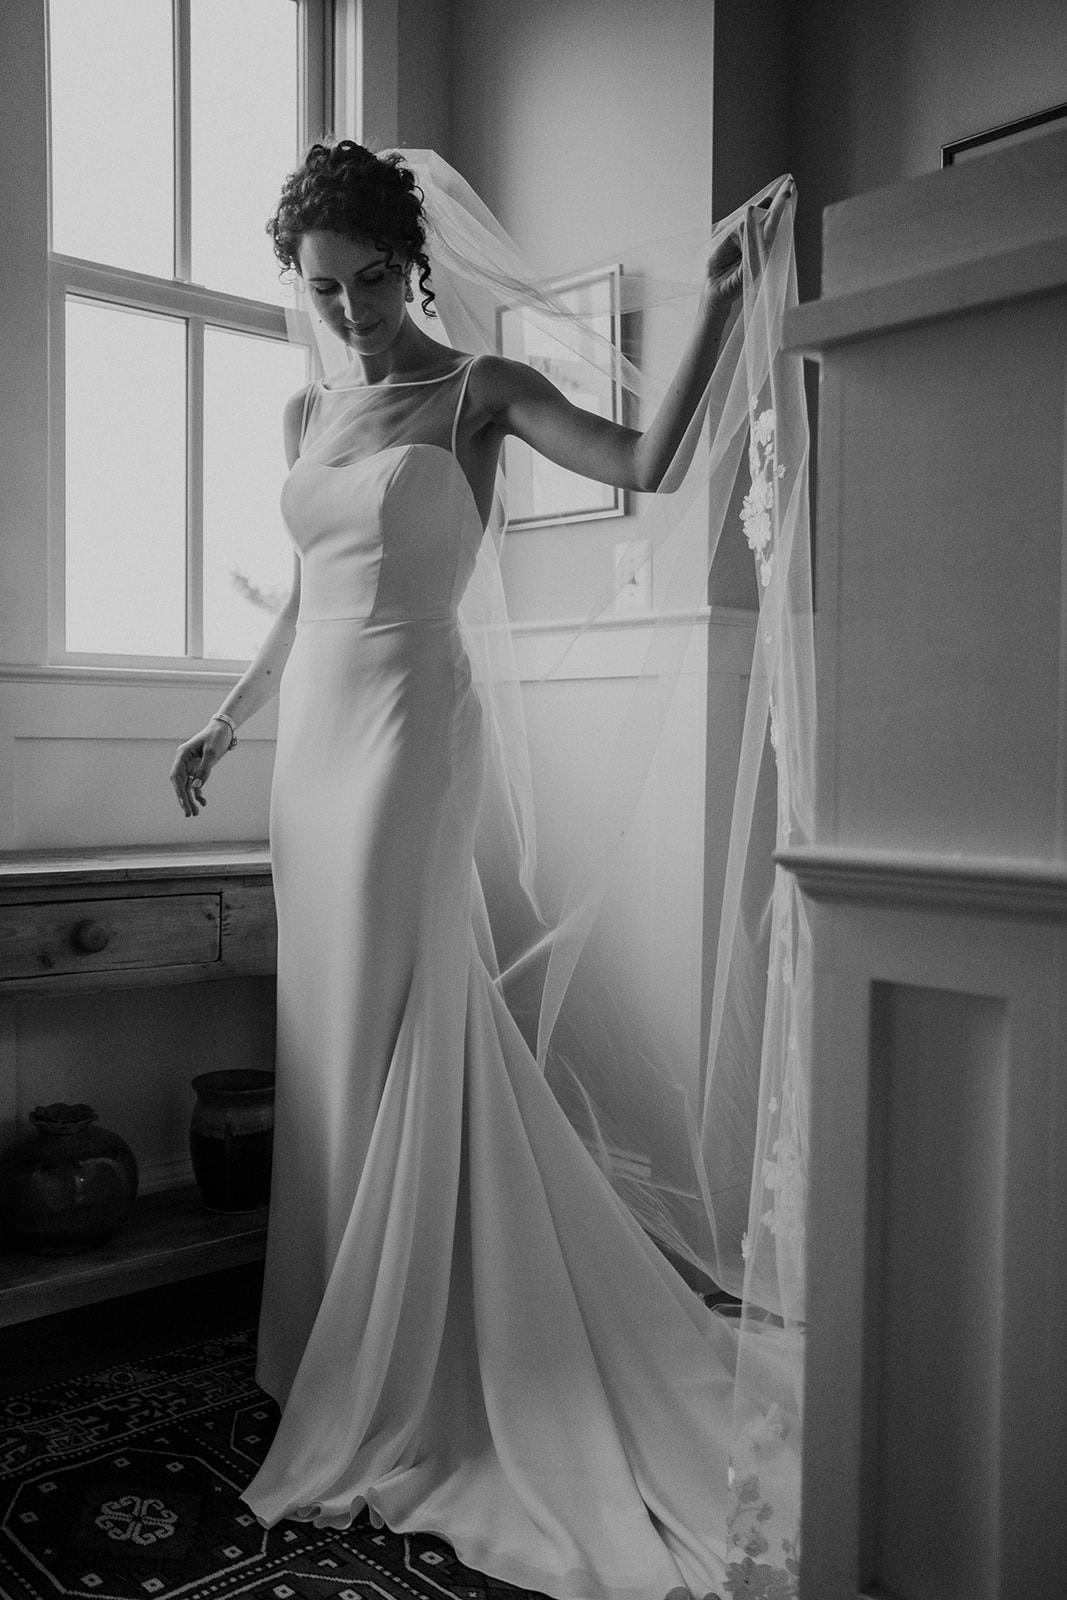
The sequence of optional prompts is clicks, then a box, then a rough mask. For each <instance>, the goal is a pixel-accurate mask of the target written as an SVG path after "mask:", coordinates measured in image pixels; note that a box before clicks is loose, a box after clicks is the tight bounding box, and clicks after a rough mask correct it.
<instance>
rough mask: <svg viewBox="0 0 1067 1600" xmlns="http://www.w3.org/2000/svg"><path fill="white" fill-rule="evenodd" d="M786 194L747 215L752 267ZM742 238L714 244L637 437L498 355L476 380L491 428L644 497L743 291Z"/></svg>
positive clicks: (785, 190) (693, 404)
mask: <svg viewBox="0 0 1067 1600" xmlns="http://www.w3.org/2000/svg"><path fill="white" fill-rule="evenodd" d="M792 193H793V185H792V181H791V180H789V179H787V180H785V181H784V182H783V183H782V184H781V185H780V187H779V188H778V189H777V191H776V192H775V194H774V196H773V197H772V198H771V200H770V204H769V205H768V208H767V210H766V212H765V213H764V215H763V217H762V219H761V221H760V224H759V226H758V228H757V227H756V225H755V223H756V219H755V216H754V214H753V212H752V211H751V210H750V212H749V214H748V220H749V230H748V232H749V238H750V241H751V242H752V243H753V244H754V246H755V249H756V251H757V252H758V257H759V260H758V261H755V262H754V263H753V265H754V266H756V267H757V268H758V266H759V265H760V264H761V263H762V261H763V259H765V254H766V250H767V249H768V248H769V246H770V242H771V240H772V239H773V237H774V233H775V230H776V229H777V227H778V223H779V221H780V219H781V216H782V212H783V211H784V209H785V206H786V204H787V203H788V201H789V199H790V197H791V195H792ZM741 236H742V226H741V225H740V224H739V225H738V227H737V228H736V229H735V230H734V232H733V233H730V234H728V235H726V237H725V238H723V239H722V240H720V242H719V244H718V245H717V246H716V249H715V251H714V252H713V254H712V256H711V257H710V259H709V261H708V267H707V279H706V281H705V284H704V289H703V293H702V295H701V299H700V309H699V311H698V313H697V319H696V325H695V327H694V329H693V332H692V335H691V336H690V339H689V343H688V344H687V346H686V349H685V352H684V354H683V356H682V359H681V361H680V363H679V365H678V370H677V371H676V373H675V375H674V379H673V381H672V383H671V386H670V389H669V390H668V391H667V394H666V395H665V396H664V398H663V400H662V402H661V403H660V406H659V409H658V410H657V412H656V415H655V417H654V418H653V420H652V422H651V423H650V424H649V426H648V428H646V429H645V431H644V432H643V433H641V432H639V431H638V430H637V429H636V428H627V427H624V426H623V425H622V424H621V423H617V422H612V421H611V420H610V419H609V418H607V417H598V416H596V415H595V414H594V413H592V412H589V411H584V410H582V408H581V407H579V406H575V405H572V404H571V402H570V401H569V400H568V399H567V398H566V396H565V395H563V394H561V393H560V391H559V390H558V389H557V388H556V387H555V385H554V384H552V383H550V382H549V380H548V379H547V378H546V377H544V376H543V375H542V374H541V373H539V372H535V371H534V370H533V369H532V368H531V367H527V366H524V365H523V364H522V363H521V362H518V361H505V360H504V359H503V358H502V357H497V358H492V359H491V360H490V361H487V362H485V363H484V372H483V374H482V377H481V381H482V384H483V386H484V387H483V392H484V398H485V403H486V408H487V410H489V411H490V413H491V414H492V415H493V420H494V422H495V424H496V426H497V427H498V428H500V430H501V431H502V432H504V433H510V434H514V435H515V437H516V438H519V439H523V440H525V442H526V443H527V444H528V445H530V446H532V448H533V449H534V450H537V451H538V452H539V453H540V454H541V455H543V456H547V457H548V459H549V460H550V461H554V462H556V463H557V464H558V465H559V466H561V467H567V468H568V469H569V470H570V471H571V472H579V473H581V474H582V476H583V477H586V478H593V479H595V480H596V481H597V482H598V483H611V484H615V485H617V486H618V487H619V488H622V489H637V490H641V491H645V492H649V491H655V490H657V489H659V488H660V486H661V485H662V484H663V481H664V479H665V477H666V475H667V471H668V468H669V467H670V466H671V464H672V462H674V460H675V457H676V455H677V452H678V449H679V447H680V446H681V444H682V441H683V440H684V438H685V436H686V432H687V430H688V428H689V424H690V422H691V421H692V419H693V416H694V413H695V412H696V410H697V407H698V406H699V404H700V402H701V400H702V398H703V396H704V392H705V390H706V389H707V385H708V380H709V379H710V377H711V374H712V372H713V371H714V368H715V363H716V360H717V359H718V354H719V347H720V345H721V344H722V336H723V332H724V330H725V328H726V324H727V322H728V321H729V318H730V312H731V309H732V306H733V303H734V301H735V300H736V299H737V298H738V296H739V295H740V293H741V286H742V259H741V242H740V241H741ZM679 481H680V478H679V475H678V474H677V472H675V473H672V474H671V487H672V488H673V487H676V486H677V483H678V482H679Z"/></svg>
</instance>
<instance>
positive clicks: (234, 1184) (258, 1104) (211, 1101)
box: [189, 1068, 274, 1211]
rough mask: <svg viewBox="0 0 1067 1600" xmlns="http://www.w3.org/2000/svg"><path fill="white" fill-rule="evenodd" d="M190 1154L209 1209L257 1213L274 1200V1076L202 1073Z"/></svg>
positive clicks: (195, 1081)
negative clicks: (271, 1188)
mask: <svg viewBox="0 0 1067 1600" xmlns="http://www.w3.org/2000/svg"><path fill="white" fill-rule="evenodd" d="M193 1090H194V1092H195V1094H196V1104H195V1106H194V1107H193V1119H192V1123H191V1125H190V1128H189V1151H190V1154H191V1155H192V1158H193V1176H194V1177H195V1178H196V1184H197V1188H198V1189H199V1190H200V1198H201V1200H202V1201H203V1203H204V1205H205V1206H206V1207H207V1209H208V1210H209V1211H256V1210H258V1209H259V1207H260V1206H265V1205H266V1204H267V1201H268V1199H269V1197H270V1168H271V1151H272V1146H273V1142H274V1074H273V1072H256V1071H253V1070H252V1069H250V1068H243V1069H232V1070H230V1071H222V1072H202V1073H200V1075H199V1077H196V1078H194V1079H193Z"/></svg>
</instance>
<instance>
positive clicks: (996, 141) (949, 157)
mask: <svg viewBox="0 0 1067 1600" xmlns="http://www.w3.org/2000/svg"><path fill="white" fill-rule="evenodd" d="M1064 129H1067V105H1062V106H1050V107H1049V109H1048V110H1047V111H1035V112H1034V114H1033V116H1030V117H1020V118H1019V119H1018V121H1017V122H1003V123H1001V125H1000V127H998V128H987V129H986V130H985V132H984V133H972V134H971V135H970V137H969V138H967V139H957V140H955V141H954V143H952V144H943V145H942V146H941V165H942V166H943V167H954V166H956V165H957V163H958V162H960V161H971V160H973V158H974V157H975V156H985V155H991V154H992V153H993V151H995V150H1007V149H1008V148H1009V147H1010V146H1011V145H1015V144H1026V143H1028V141H1029V140H1031V139H1040V138H1041V136H1042V135H1043V134H1046V133H1054V132H1057V131H1060V132H1062V131H1063V130H1064Z"/></svg>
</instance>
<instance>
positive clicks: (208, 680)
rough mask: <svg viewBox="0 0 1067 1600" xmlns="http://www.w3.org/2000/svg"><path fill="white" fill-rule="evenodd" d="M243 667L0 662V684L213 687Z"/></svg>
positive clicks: (231, 680) (230, 679)
mask: <svg viewBox="0 0 1067 1600" xmlns="http://www.w3.org/2000/svg"><path fill="white" fill-rule="evenodd" d="M245 665H247V663H245V664H244V665H240V666H229V667H197V666H189V667H137V666H130V667H105V666H99V667H96V666H91V665H89V664H88V663H85V662H65V661H55V662H45V663H41V664H40V665H36V666H35V665H30V664H23V663H21V662H0V683H3V682H11V683H58V682H64V683H101V684H104V683H115V684H121V683H140V684H160V685H165V686H167V687H173V686H174V685H175V684H189V685H191V686H192V687H193V688H198V689H199V688H205V689H206V688H216V687H218V686H220V685H222V684H233V683H236V681H237V679H238V678H239V677H240V676H241V674H242V672H243V671H244V670H245Z"/></svg>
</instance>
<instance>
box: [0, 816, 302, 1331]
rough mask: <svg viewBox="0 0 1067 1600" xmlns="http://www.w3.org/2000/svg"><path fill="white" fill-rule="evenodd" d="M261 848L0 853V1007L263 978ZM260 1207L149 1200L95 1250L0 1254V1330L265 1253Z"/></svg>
mask: <svg viewBox="0 0 1067 1600" xmlns="http://www.w3.org/2000/svg"><path fill="white" fill-rule="evenodd" d="M276 944H277V926H276V922H275V915H274V890H273V885H272V882H271V866H270V855H269V852H268V849H267V846H266V845H265V844H262V843H258V842H254V843H248V844H227V845H217V846H209V847H208V848H206V849H203V848H201V849H196V850H192V849H183V848H178V847H174V846H171V847H160V848H152V847H147V848H140V849H103V850H78V851H71V850H53V851H40V852H37V851H35V852H32V853H30V852H14V853H13V852H0V1001H2V1000H3V999H4V998H7V997H10V998H11V999H12V1000H14V999H17V998H18V997H19V996H23V995H28V994H34V995H39V994H45V995H59V994H84V993H92V992H99V991H101V990H105V989H129V988H135V987H142V986H147V985H160V984H174V983H204V982H210V981H211V980H213V979H217V978H230V977H239V976H241V977H243V976H248V975H251V974H257V973H258V974H264V973H272V972H273V971H274V970H275V963H276ZM266 1231H267V1225H266V1208H263V1209H262V1210H260V1211H257V1212H252V1213H249V1214H247V1215H243V1216H241V1215H233V1216H223V1215H220V1214H218V1213H214V1212H210V1211H205V1210H203V1209H202V1207H201V1206H200V1203H199V1197H198V1195H197V1192H196V1190H195V1188H191V1187H190V1188H183V1189H179V1190H171V1191H168V1192H165V1193H157V1194H150V1195H146V1196H144V1197H142V1198H141V1199H139V1201H138V1203H137V1207H136V1209H135V1211H134V1213H133V1215H132V1216H131V1217H130V1218H129V1219H128V1220H127V1221H126V1222H125V1223H124V1224H123V1225H122V1227H120V1228H119V1229H118V1230H117V1232H116V1233H115V1234H114V1235H113V1237H112V1238H111V1239H110V1240H109V1241H108V1242H107V1243H106V1244H105V1245H103V1246H101V1247H100V1248H99V1249H96V1250H90V1251H85V1252H82V1253H81V1254H79V1255H74V1256H60V1257H55V1256H52V1257H46V1256H32V1255H27V1254H24V1253H23V1252H20V1251H18V1252H17V1251H13V1250H0V1327H5V1326H8V1325H10V1324H11V1323H15V1322H24V1321H28V1320H29V1319H30V1318H32V1317H39V1316H43V1315H45V1314H46V1313H48V1312H52V1311H63V1310H68V1309H70V1308H71V1307H74V1306H80V1305H88V1304H89V1303H90V1302H92V1301H96V1300H106V1299H110V1298H111V1297H113V1296H115V1295H121V1294H129V1293H130V1292H132V1291H133V1290H136V1289H145V1288H152V1287H155V1286H156V1285H158V1284H163V1283H173V1282H177V1281H178V1280H179V1279H181V1278H188V1277H193V1276H196V1275H197V1274H199V1273H203V1272H214V1271H217V1270H219V1269H220V1268H223V1267H229V1266H237V1265H240V1264H242V1263H244V1262H248V1261H255V1260H257V1259H259V1258H260V1257H262V1255H263V1250H264V1243H265V1239H266Z"/></svg>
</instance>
